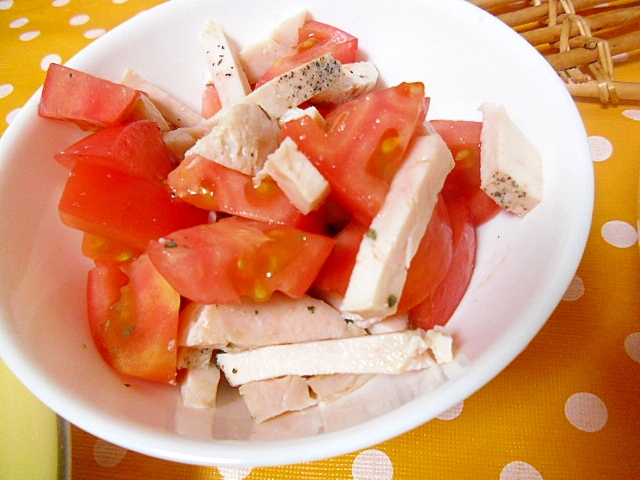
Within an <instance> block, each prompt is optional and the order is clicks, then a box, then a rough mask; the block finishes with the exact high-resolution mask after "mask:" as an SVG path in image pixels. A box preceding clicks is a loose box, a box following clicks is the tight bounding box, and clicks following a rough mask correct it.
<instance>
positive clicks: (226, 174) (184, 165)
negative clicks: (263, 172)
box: [167, 155, 303, 225]
mask: <svg viewBox="0 0 640 480" xmlns="http://www.w3.org/2000/svg"><path fill="white" fill-rule="evenodd" d="M167 181H168V184H169V186H170V187H171V188H172V189H173V191H174V192H175V194H176V195H177V196H178V197H180V198H181V199H182V200H184V201H185V202H187V203H190V204H192V205H195V206H197V207H200V208H204V209H207V210H211V211H217V212H224V213H227V214H230V215H238V216H240V217H245V218H250V219H253V220H259V221H262V222H267V223H277V224H282V225H294V224H296V222H297V221H298V220H299V219H300V218H301V217H302V216H303V214H302V213H301V212H300V210H298V209H297V208H296V207H294V206H293V204H292V203H291V202H290V201H289V199H288V198H287V196H286V195H285V194H284V192H283V191H282V190H281V189H280V187H278V185H277V184H276V183H275V182H274V181H273V180H272V179H271V178H266V179H265V180H263V181H262V182H261V183H260V185H259V186H255V185H254V183H253V178H252V177H251V176H249V175H245V174H244V173H241V172H238V171H236V170H232V169H230V168H227V167H225V166H223V165H220V164H219V163H216V162H214V161H212V160H207V159H206V158H203V157H200V156H196V155H194V156H190V157H188V158H186V159H184V160H183V161H182V162H181V163H180V165H179V166H178V167H177V168H176V169H175V170H173V171H172V172H171V173H170V174H169V177H168V179H167Z"/></svg>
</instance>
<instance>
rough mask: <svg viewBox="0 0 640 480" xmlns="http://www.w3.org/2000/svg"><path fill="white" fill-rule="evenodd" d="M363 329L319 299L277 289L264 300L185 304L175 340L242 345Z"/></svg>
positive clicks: (310, 338) (309, 338) (327, 336)
mask: <svg viewBox="0 0 640 480" xmlns="http://www.w3.org/2000/svg"><path fill="white" fill-rule="evenodd" d="M283 325H286V328H283ZM364 333H365V332H364V330H362V329H360V328H358V327H356V326H355V325H353V324H350V323H347V322H345V320H344V318H343V317H342V315H340V313H339V312H338V311H337V310H336V309H334V308H333V307H331V306H329V305H328V304H327V303H325V302H323V301H322V300H318V299H316V298H312V297H309V296H305V297H303V298H290V297H287V296H286V295H284V294H281V293H277V292H276V293H274V295H273V297H272V298H271V300H269V304H268V305H265V304H264V303H259V302H254V301H251V300H245V301H244V302H243V303H242V304H240V305H202V304H197V303H192V304H190V305H187V307H185V309H184V310H183V312H182V314H181V317H180V331H179V334H178V345H179V346H189V347H209V348H213V349H222V350H225V351H227V350H231V349H236V350H246V349H252V348H258V347H264V346H267V345H279V344H287V343H301V342H311V341H316V340H324V339H333V338H345V337H350V336H354V335H363V334H364Z"/></svg>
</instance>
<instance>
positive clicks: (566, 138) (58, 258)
mask: <svg viewBox="0 0 640 480" xmlns="http://www.w3.org/2000/svg"><path fill="white" fill-rule="evenodd" d="M303 8H308V9H309V11H310V12H311V13H312V15H313V17H314V18H315V19H317V20H319V21H322V22H326V23H331V24H334V25H336V26H338V27H340V28H342V29H344V30H346V31H348V32H350V33H352V34H354V35H355V36H357V37H358V38H359V39H360V46H361V49H362V52H363V55H364V57H363V58H367V59H371V60H373V61H374V62H375V63H376V65H377V66H378V68H379V70H380V72H381V79H382V82H383V84H385V85H388V86H391V85H394V84H397V83H399V82H402V81H422V82H424V83H425V85H426V88H427V93H428V95H430V96H431V108H430V111H429V118H453V119H480V114H479V112H478V111H477V107H478V106H479V105H480V103H481V102H494V103H499V104H504V105H505V107H506V108H507V111H508V112H509V114H510V115H511V116H512V118H513V119H514V121H515V122H516V123H517V124H518V125H519V126H520V127H521V128H522V129H523V130H524V132H525V133H526V134H527V136H528V137H529V138H530V139H531V140H532V141H533V143H534V144H535V145H536V147H537V148H538V149H539V151H540V153H541V154H542V157H543V170H544V182H545V185H544V201H543V202H542V203H541V204H540V205H539V206H538V207H537V208H536V209H535V210H533V211H532V212H531V213H530V214H529V215H527V216H526V217H525V218H524V219H519V218H516V217H514V216H511V215H507V214H501V215H499V216H498V217H496V218H495V219H493V220H492V221H491V222H490V223H488V224H486V225H485V226H483V227H481V229H480V231H479V245H478V255H477V265H476V269H475V272H474V276H473V279H472V284H471V286H470V288H469V290H468V292H467V295H466V296H465V298H464V300H463V302H462V304H461V305H460V307H459V309H458V310H457V312H456V313H455V315H454V317H453V318H452V320H451V321H450V322H449V324H448V328H449V329H450V331H451V333H452V334H453V336H454V339H455V348H456V351H457V355H458V357H457V358H458V361H457V364H456V365H455V366H456V368H457V369H456V371H455V372H453V370H451V369H450V370H451V371H449V372H448V373H449V374H451V375H452V378H448V379H447V378H446V376H444V375H443V372H442V371H440V370H433V371H424V372H418V373H412V374H407V375H402V376H398V377H380V378H377V379H376V380H374V381H372V382H370V383H369V384H367V385H366V386H365V387H363V388H362V389H361V390H359V391H357V392H355V393H354V394H352V395H350V396H349V397H347V398H344V399H343V400H341V401H339V402H337V403H335V404H332V405H330V406H329V407H327V408H325V409H320V408H314V409H311V410H309V411H305V412H301V413H297V414H291V415H285V416H283V417H281V418H278V419H275V420H273V421H270V422H267V423H265V424H262V425H256V424H254V423H253V421H252V420H251V419H250V417H249V415H248V412H247V410H246V408H245V407H244V405H243V404H242V402H241V400H240V399H239V398H238V397H237V396H236V395H234V394H232V393H230V392H228V391H223V392H222V394H221V398H220V407H219V408H218V409H217V410H215V411H213V412H208V411H198V410H188V409H184V408H182V407H181V405H180V398H179V390H178V389H177V388H172V387H166V386H161V385H152V384H149V383H145V382H139V381H132V380H131V379H126V378H121V377H119V376H118V375H117V374H115V373H114V372H113V371H112V370H110V368H109V367H108V366H107V365H106V364H105V363H104V362H103V361H102V360H101V358H100V356H99V354H98V353H97V351H96V349H95V348H94V346H93V344H92V341H91V338H90V334H89V329H88V326H87V323H86V314H85V308H86V306H85V281H86V274H87V271H88V269H89V268H90V267H91V262H89V261H88V260H86V259H84V258H83V257H82V256H81V254H80V241H81V234H80V233H79V232H76V231H73V230H70V229H68V228H66V227H64V226H63V225H62V224H61V222H60V220H59V218H58V214H57V202H58V200H59V197H60V194H61V192H62V189H63V186H64V182H65V178H66V171H65V170H64V169H63V168H62V167H60V166H59V165H58V164H56V163H55V162H54V161H53V158H52V156H53V154H54V153H55V152H56V151H59V150H61V149H62V148H64V147H65V146H67V145H69V144H70V143H71V142H72V141H75V140H76V139H78V138H80V137H81V136H82V135H83V134H82V132H80V131H79V130H78V129H77V128H76V127H75V126H73V125H70V124H65V123H61V122H54V121H48V120H43V119H40V118H38V116H37V113H36V112H37V104H38V100H39V95H38V94H36V95H35V96H34V97H33V98H32V99H31V100H30V101H29V102H28V104H27V105H26V106H25V107H24V108H23V110H22V112H21V113H20V115H19V116H18V117H17V118H16V119H15V120H14V122H13V123H12V124H11V126H10V127H9V129H8V130H7V132H6V134H5V135H4V137H3V138H2V142H0V159H1V163H0V231H2V232H4V237H5V238H4V240H3V248H2V254H1V257H0V308H1V310H0V353H1V355H2V358H3V359H4V360H5V361H6V362H7V364H8V365H9V366H10V368H11V369H12V370H13V371H14V372H15V373H16V374H17V376H18V377H19V378H20V379H21V380H22V381H23V382H24V383H25V385H26V386H27V387H28V388H29V389H31V390H32V391H33V392H34V393H35V394H36V395H37V396H38V397H39V398H40V399H41V400H42V401H43V402H44V403H46V404H47V405H48V406H49V407H51V408H52V409H53V410H55V411H56V412H58V413H59V414H60V415H62V416H63V417H65V418H67V419H68V420H69V421H71V422H72V423H74V424H76V425H78V426H79V427H81V428H83V429H85V430H86V431H88V432H90V433H93V434H95V435H97V436H99V437H102V438H104V439H105V440H108V441H111V442H113V443H116V444H119V445H121V446H123V447H126V448H129V449H132V450H136V451H139V452H142V453H145V454H149V455H154V456H158V457H162V458H167V459H171V460H175V461H180V462H188V463H196V464H205V465H252V466H257V465H273V464H286V463H295V462H301V461H307V460H314V459H319V458H325V457H330V456H335V455H339V454H343V453H347V452H350V451H354V450H357V449H360V448H365V447H367V446H370V445H372V444H375V443H378V442H381V441H384V440H386V439H389V438H391V437H393V436H395V435H398V434H401V433H403V432H405V431H408V430H410V429H412V428H414V427H417V426H418V425H420V424H422V423H424V422H426V421H428V420H430V419H432V418H434V417H435V416H437V415H438V414H440V413H441V412H443V411H444V410H446V409H448V408H450V407H452V406H454V405H455V404H457V403H458V402H460V401H462V400H463V399H465V398H466V397H468V396H469V395H471V394H472V393H473V392H475V391H476V390H477V389H479V388H480V387H482V386H483V385H484V384H486V383H487V382H488V381H489V380H490V379H492V378H493V377H494V376H495V375H497V374H498V373H499V372H500V371H501V370H502V369H503V368H504V367H505V366H506V365H508V364H509V363H510V362H511V361H512V360H513V359H514V358H515V357H516V356H517V355H518V354H519V353H520V352H521V351H522V350H523V349H524V348H525V347H526V346H527V344H528V343H529V342H530V341H531V339H532V338H533V337H534V336H535V334H536V333H537V332H538V331H539V329H540V328H541V327H542V325H543V324H544V322H545V321H546V319H547V318H548V317H549V316H550V315H551V313H552V311H553V309H554V308H555V307H556V305H557V304H558V302H559V301H560V299H561V296H562V294H563V293H564V291H565V290H566V288H567V286H568V284H569V282H570V281H571V279H572V277H573V275H574V274H575V271H576V269H577V266H578V264H579V261H580V258H581V256H582V252H583V250H584V246H585V243H586V239H587V235H588V231H589V227H590V222H591V214H592V208H593V171H592V164H591V159H590V155H589V150H588V145H587V140H586V134H585V132H584V128H583V126H582V122H581V119H580V117H579V114H578V112H577V110H576V108H575V105H574V104H573V101H572V99H571V97H570V96H569V95H568V94H567V92H566V91H565V89H564V86H563V85H562V84H561V81H560V80H559V79H558V77H557V76H556V74H555V72H553V71H552V69H551V68H550V67H549V66H548V65H547V64H546V62H545V61H544V59H543V58H542V57H541V56H540V55H539V54H538V53H537V52H535V51H534V50H533V49H532V48H530V47H529V46H528V45H527V44H525V42H524V41H523V40H522V39H521V38H519V37H518V35H516V34H515V33H514V32H513V31H512V30H511V29H509V28H508V27H507V26H505V25H503V24H502V23H500V22H499V21H498V20H496V19H495V18H493V17H491V16H490V15H488V14H486V13H485V12H483V11H481V10H479V9H477V8H475V7H473V6H471V5H470V4H468V3H466V2H464V1H461V0H448V1H443V2H424V1H419V0H396V1H394V2H393V8H389V5H388V4H387V3H386V2H382V1H369V0H355V1H350V2H345V1H344V0H308V1H300V0H270V1H269V2H261V1H258V0H247V1H244V2H237V1H235V0H216V1H212V0H173V1H171V2H167V3H166V4H162V5H161V6H159V7H157V8H154V9H151V10H149V11H146V12H143V13H141V14H139V15H138V16H136V17H135V18H134V19H132V20H131V21H129V22H127V23H125V24H123V25H121V26H120V27H118V28H116V29H114V30H113V31H112V32H109V33H108V34H106V35H105V36H104V37H102V38H100V39H98V40H96V41H95V42H94V43H93V44H92V45H90V46H89V47H88V48H86V49H85V50H83V51H82V52H81V53H80V54H78V55H77V56H76V57H74V58H73V60H72V61H70V62H69V63H68V64H69V65H70V66H73V67H76V68H79V69H82V70H85V71H88V72H91V73H93V74H95V75H99V76H103V77H106V78H109V79H112V80H115V81H117V80H118V79H119V78H120V75H121V74H122V72H123V71H124V69H125V68H127V67H128V68H133V69H134V70H136V71H137V72H138V73H140V74H141V75H142V76H144V77H145V78H147V79H149V80H151V81H152V82H154V83H156V84H157V85H158V86H160V87H161V88H163V89H165V90H166V91H168V92H169V93H171V94H173V95H174V96H176V97H177V98H179V99H180V100H182V101H183V102H185V103H186V104H188V105H190V106H191V107H192V108H194V109H199V105H200V103H199V102H200V92H201V88H202V85H203V84H204V81H205V79H206V78H207V69H206V66H205V64H204V60H203V57H202V54H201V52H200V50H199V44H198V35H199V33H200V30H201V27H202V25H203V22H204V21H205V19H207V18H209V17H211V18H214V19H216V20H217V21H218V22H220V23H221V24H222V25H223V27H224V28H225V30H226V32H227V33H228V35H229V36H230V37H231V38H232V39H233V40H234V41H236V42H237V43H238V45H240V46H244V45H248V44H250V43H252V42H254V41H257V40H260V39H261V38H263V37H265V36H266V35H267V34H268V33H269V32H270V30H271V29H272V28H273V27H274V26H275V25H276V24H277V23H278V22H279V21H280V20H281V19H283V18H285V17H287V16H289V15H291V14H293V13H295V12H297V11H299V10H301V9H303ZM126 384H129V385H130V386H127V385H126ZM372 393H374V394H372Z"/></svg>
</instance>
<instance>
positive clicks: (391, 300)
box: [387, 295, 398, 307]
mask: <svg viewBox="0 0 640 480" xmlns="http://www.w3.org/2000/svg"><path fill="white" fill-rule="evenodd" d="M396 303H398V297H396V296H395V295H389V298H388V299H387V304H388V305H389V307H393V306H394V305H395V304H396Z"/></svg>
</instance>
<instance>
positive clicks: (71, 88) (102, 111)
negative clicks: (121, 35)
mask: <svg viewBox="0 0 640 480" xmlns="http://www.w3.org/2000/svg"><path fill="white" fill-rule="evenodd" d="M70 92H73V95H70ZM139 96H140V93H139V92H138V91H136V90H134V89H132V88H130V87H127V86H126V85H122V84H119V83H114V82H110V81H109V80H106V79H103V78H99V77H95V76H93V75H90V74H88V73H85V72H81V71H79V70H75V69H73V68H69V67H65V66H63V65H59V64H57V63H52V64H50V65H49V68H48V69H47V75H46V77H45V81H44V85H43V87H42V96H41V98H40V105H39V106H38V114H39V115H40V116H41V117H46V118H52V119H56V120H67V121H70V122H74V123H75V124H77V125H78V126H79V127H80V128H82V129H84V130H90V129H94V128H102V127H110V126H114V125H118V124H119V123H122V122H123V121H125V120H126V118H127V116H128V115H129V113H130V112H131V110H132V109H133V106H134V105H135V103H136V102H137V101H138V98H139Z"/></svg>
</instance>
